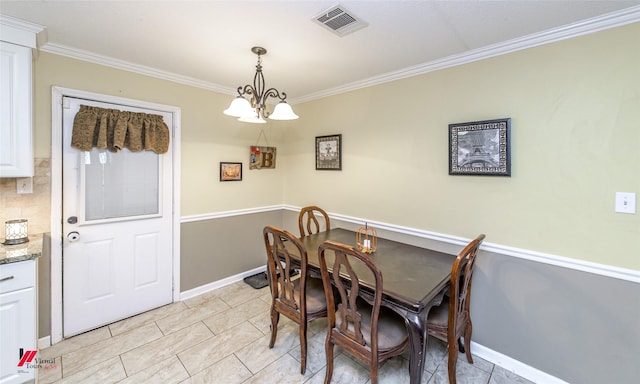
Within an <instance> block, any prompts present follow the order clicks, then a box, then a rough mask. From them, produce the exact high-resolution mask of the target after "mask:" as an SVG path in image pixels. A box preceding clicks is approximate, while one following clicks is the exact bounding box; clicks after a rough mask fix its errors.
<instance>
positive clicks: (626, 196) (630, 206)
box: [616, 192, 636, 214]
mask: <svg viewBox="0 0 640 384" xmlns="http://www.w3.org/2000/svg"><path fill="white" fill-rule="evenodd" d="M616 212H618V213H631V214H635V213H636V194H635V192H616Z"/></svg>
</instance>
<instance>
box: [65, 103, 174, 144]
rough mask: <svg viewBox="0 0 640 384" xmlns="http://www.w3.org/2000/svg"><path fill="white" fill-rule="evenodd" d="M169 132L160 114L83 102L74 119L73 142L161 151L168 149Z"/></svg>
mask: <svg viewBox="0 0 640 384" xmlns="http://www.w3.org/2000/svg"><path fill="white" fill-rule="evenodd" d="M169 136H170V133H169V127H167V124H165V122H164V120H162V116H160V115H152V114H148V113H140V112H128V111H119V110H117V109H105V108H98V107H90V106H87V105H81V106H80V111H78V113H77V114H76V117H75V119H74V121H73V131H72V134H71V146H72V147H74V148H77V149H79V150H81V151H90V150H91V148H94V147H95V148H98V149H107V150H109V151H110V152H117V151H119V150H121V149H123V148H128V149H129V150H130V151H132V152H139V151H142V150H146V151H153V152H155V153H158V154H162V153H166V152H167V150H168V149H169Z"/></svg>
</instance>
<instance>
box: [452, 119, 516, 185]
mask: <svg viewBox="0 0 640 384" xmlns="http://www.w3.org/2000/svg"><path fill="white" fill-rule="evenodd" d="M510 137H511V119H510V118H505V119H496V120H485V121H473V122H470V123H459V124H449V174H450V175H477V176H511V148H510Z"/></svg>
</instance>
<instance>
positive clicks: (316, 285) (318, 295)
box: [294, 277, 327, 313]
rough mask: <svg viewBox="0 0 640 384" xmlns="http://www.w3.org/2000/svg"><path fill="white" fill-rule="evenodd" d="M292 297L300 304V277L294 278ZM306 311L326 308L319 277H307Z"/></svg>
mask: <svg viewBox="0 0 640 384" xmlns="http://www.w3.org/2000/svg"><path fill="white" fill-rule="evenodd" d="M294 285H295V292H294V299H295V301H296V303H298V305H299V304H300V279H296V280H295V283H294ZM306 296H307V313H314V312H318V311H322V310H325V309H327V297H326V296H325V294H324V285H322V280H321V279H316V278H313V277H307V292H306Z"/></svg>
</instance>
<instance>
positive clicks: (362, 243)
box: [356, 223, 378, 254]
mask: <svg viewBox="0 0 640 384" xmlns="http://www.w3.org/2000/svg"><path fill="white" fill-rule="evenodd" d="M356 244H357V245H358V249H359V250H360V252H364V253H369V254H371V253H373V252H375V251H376V248H377V247H378V234H377V233H376V230H375V228H371V227H369V226H368V225H367V224H366V223H365V225H364V227H360V228H358V233H357V234H356Z"/></svg>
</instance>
